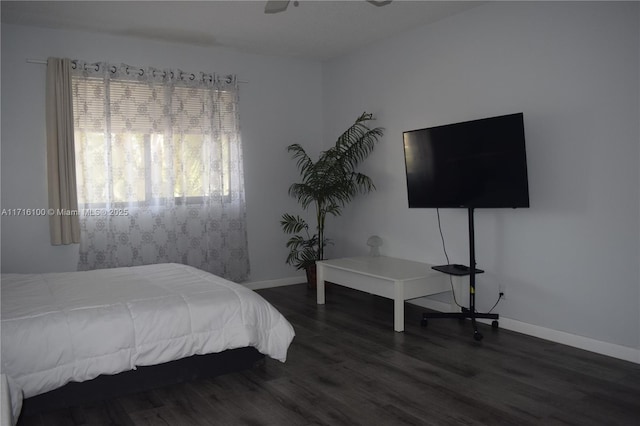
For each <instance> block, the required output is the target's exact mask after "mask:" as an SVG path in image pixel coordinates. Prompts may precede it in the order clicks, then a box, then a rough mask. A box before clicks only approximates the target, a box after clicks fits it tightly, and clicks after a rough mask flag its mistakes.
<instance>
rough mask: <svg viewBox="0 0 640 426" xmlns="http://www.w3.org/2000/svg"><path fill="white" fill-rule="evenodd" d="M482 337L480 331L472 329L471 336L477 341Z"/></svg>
mask: <svg viewBox="0 0 640 426" xmlns="http://www.w3.org/2000/svg"><path fill="white" fill-rule="evenodd" d="M482 337H484V336H482V333H480V332H479V331H478V330H474V331H473V338H474V339H475V340H476V341H478V342H479V341H480V340H482Z"/></svg>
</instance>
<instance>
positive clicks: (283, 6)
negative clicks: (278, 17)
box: [264, 0, 289, 13]
mask: <svg viewBox="0 0 640 426" xmlns="http://www.w3.org/2000/svg"><path fill="white" fill-rule="evenodd" d="M288 6H289V1H280V0H270V1H268V2H267V4H266V5H265V6H264V13H280V12H284V11H285V10H287V7H288Z"/></svg>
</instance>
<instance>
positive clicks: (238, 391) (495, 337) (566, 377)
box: [19, 284, 640, 426]
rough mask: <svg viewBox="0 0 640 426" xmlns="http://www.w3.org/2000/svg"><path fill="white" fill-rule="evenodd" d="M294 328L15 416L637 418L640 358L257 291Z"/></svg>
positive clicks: (294, 420)
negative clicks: (264, 350)
mask: <svg viewBox="0 0 640 426" xmlns="http://www.w3.org/2000/svg"><path fill="white" fill-rule="evenodd" d="M259 293H260V294H261V295H262V296H264V297H265V298H266V299H267V300H269V301H270V302H271V303H272V304H273V305H274V306H276V307H277V308H278V309H279V310H280V311H281V312H282V313H284V314H285V315H286V317H287V318H288V319H289V321H291V323H292V324H293V326H294V328H295V329H296V338H295V339H294V342H293V344H292V346H291V348H290V350H289V354H288V359H287V362H286V363H284V364H283V363H280V362H278V361H274V360H272V359H267V360H266V362H265V363H264V364H263V365H262V366H260V367H259V368H254V369H252V370H247V371H243V372H239V373H232V374H227V375H224V376H220V377H215V378H210V379H203V380H196V381H191V382H188V383H184V384H181V385H175V386H168V387H163V388H158V389H154V390H152V391H148V392H142V393H138V394H134V395H128V396H121V397H118V398H116V399H112V400H106V401H102V402H99V403H94V404H87V405H81V406H77V407H72V408H71V409H67V410H59V411H56V412H51V413H44V414H41V415H38V416H31V417H24V418H21V420H20V423H19V426H31V425H38V426H45V425H47V426H48V425H79V424H91V425H102V424H104V425H107V424H109V425H127V426H128V425H210V424H216V425H256V426H257V425H264V426H271V425H285V424H286V425H300V426H310V425H331V426H334V425H372V424H374V425H459V424H467V425H514V424H517V425H554V424H557V425H598V426H599V425H602V424H607V425H638V424H640V366H639V365H637V364H633V363H629V362H624V361H621V360H617V359H613V358H609V357H605V356H601V355H598V354H594V353H590V352H586V351H582V350H579V349H575V348H571V347H567V346H564V345H560V344H557V343H553V342H548V341H544V340H541V339H536V338H533V337H530V336H525V335H522V334H518V333H514V332H510V331H508V330H493V329H491V328H490V327H489V326H486V325H484V324H481V325H480V328H481V332H482V333H483V334H484V335H485V338H484V340H483V341H482V342H481V343H479V342H475V341H474V340H473V339H472V337H471V327H470V323H469V321H467V322H465V323H459V322H458V320H455V319H454V320H448V319H442V320H433V321H430V324H429V327H427V328H423V327H420V318H421V313H422V311H423V310H422V309H421V308H419V307H417V306H414V305H411V304H407V305H406V313H405V314H406V315H405V319H406V330H405V332H404V333H396V332H394V331H393V303H392V302H391V301H390V300H387V299H384V298H380V297H377V296H371V295H368V294H366V293H362V292H359V291H355V290H350V289H345V288H343V287H340V286H335V285H334V286H331V288H330V290H329V291H328V292H327V304H326V305H325V306H318V305H316V303H315V293H314V292H313V291H312V290H308V289H307V288H306V285H302V284H301V285H296V286H288V287H279V288H273V289H265V290H260V291H259Z"/></svg>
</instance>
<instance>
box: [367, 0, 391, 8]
mask: <svg viewBox="0 0 640 426" xmlns="http://www.w3.org/2000/svg"><path fill="white" fill-rule="evenodd" d="M367 3H371V4H372V5H374V6H378V7H380V6H386V5H388V4H389V3H391V0H384V1H375V0H367Z"/></svg>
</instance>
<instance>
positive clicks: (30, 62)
mask: <svg viewBox="0 0 640 426" xmlns="http://www.w3.org/2000/svg"><path fill="white" fill-rule="evenodd" d="M27 63H28V64H40V65H47V61H45V60H44V59H29V58H27ZM238 83H243V84H246V83H248V81H245V80H238Z"/></svg>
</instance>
